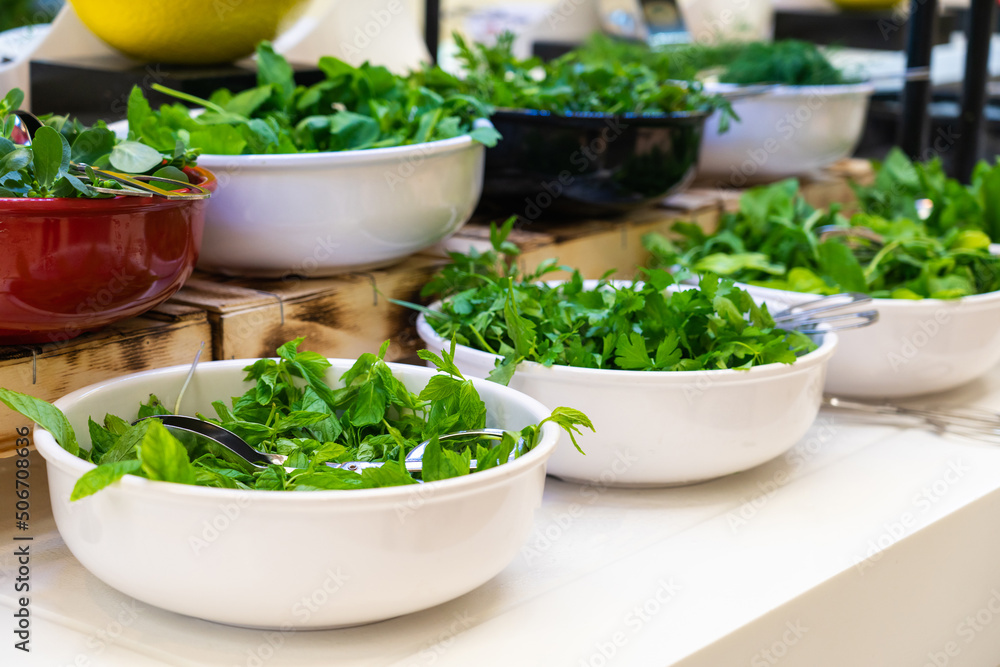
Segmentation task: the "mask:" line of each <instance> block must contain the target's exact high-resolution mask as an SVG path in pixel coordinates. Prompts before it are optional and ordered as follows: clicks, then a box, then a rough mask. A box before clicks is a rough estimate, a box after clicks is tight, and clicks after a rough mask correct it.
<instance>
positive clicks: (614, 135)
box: [455, 33, 720, 220]
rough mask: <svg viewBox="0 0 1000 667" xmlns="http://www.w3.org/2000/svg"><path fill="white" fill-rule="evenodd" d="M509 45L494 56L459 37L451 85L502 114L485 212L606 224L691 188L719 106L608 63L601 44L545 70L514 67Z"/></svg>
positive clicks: (504, 39)
mask: <svg viewBox="0 0 1000 667" xmlns="http://www.w3.org/2000/svg"><path fill="white" fill-rule="evenodd" d="M512 42H513V35H512V34H511V33H505V34H504V35H501V36H500V37H499V38H498V40H497V44H496V45H495V46H486V45H484V44H474V45H472V46H469V45H467V44H466V43H465V42H464V41H463V40H462V39H461V38H460V37H457V36H456V43H457V44H458V47H459V52H458V56H457V57H458V61H459V62H460V63H461V65H462V68H463V70H464V73H463V77H462V79H461V80H460V81H456V84H455V85H456V87H457V88H458V90H460V91H462V92H464V93H465V94H468V95H472V96H475V97H478V98H480V99H482V100H484V101H487V102H489V103H490V104H491V105H492V106H494V107H495V108H496V111H495V112H494V113H493V115H492V116H491V118H490V120H491V121H492V122H493V124H494V126H496V128H497V130H498V131H499V132H500V134H501V135H502V136H503V137H504V139H503V141H501V142H500V143H499V144H498V145H497V146H495V147H491V148H490V149H489V150H487V152H486V173H485V181H484V184H483V202H484V204H486V205H488V206H489V207H491V208H495V209H502V211H503V214H504V215H507V214H509V213H510V212H511V211H515V212H518V213H520V214H521V215H522V216H523V217H526V218H528V219H531V220H533V219H536V218H539V217H548V218H552V217H560V216H576V217H577V218H579V217H580V216H589V217H593V216H609V215H616V214H620V213H623V212H627V211H629V210H632V209H635V208H640V207H643V206H648V205H650V204H654V203H656V202H658V201H660V200H662V199H663V198H664V197H666V196H667V195H669V194H671V193H673V192H676V191H678V190H680V189H682V188H684V187H686V186H687V184H688V183H689V182H690V181H691V179H692V178H693V176H694V172H695V164H696V162H697V159H698V152H699V147H700V145H701V140H702V133H703V130H704V125H705V120H706V119H707V118H708V117H709V115H710V114H711V113H712V110H713V109H715V108H716V107H717V106H718V105H719V103H720V100H719V99H718V98H715V97H712V96H708V95H704V94H702V93H701V91H700V88H699V86H698V85H697V84H681V83H671V82H665V81H663V80H662V78H661V77H660V76H659V74H658V73H657V72H656V71H655V70H654V69H652V68H651V67H649V66H647V64H645V63H642V62H628V61H619V60H616V59H614V58H607V57H605V52H604V49H606V48H610V47H608V45H607V44H606V43H605V41H604V40H601V39H599V38H595V39H594V40H592V42H591V43H589V44H588V45H587V46H586V47H584V48H582V49H579V50H576V51H572V52H570V53H568V54H566V55H564V56H562V57H560V58H558V59H556V60H554V61H551V62H547V63H543V62H541V61H540V60H539V59H537V58H531V59H528V60H520V59H518V58H517V57H515V56H514V55H513V53H512V51H511V47H512Z"/></svg>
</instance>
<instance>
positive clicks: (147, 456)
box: [137, 419, 195, 484]
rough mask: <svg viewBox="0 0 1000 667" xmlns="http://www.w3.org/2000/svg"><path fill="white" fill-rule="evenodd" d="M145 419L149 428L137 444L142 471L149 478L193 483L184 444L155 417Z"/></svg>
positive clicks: (191, 470)
mask: <svg viewBox="0 0 1000 667" xmlns="http://www.w3.org/2000/svg"><path fill="white" fill-rule="evenodd" d="M147 421H148V422H149V428H148V429H146V432H145V434H144V435H143V437H142V440H140V442H139V443H138V445H137V449H138V457H139V462H140V463H141V464H142V471H143V472H144V473H146V476H147V477H149V479H153V480H159V481H162V482H176V483H177V484H194V483H195V474H194V468H193V467H191V460H190V459H189V458H188V453H187V450H186V449H185V448H184V445H182V444H181V442H180V440H178V439H177V438H175V437H174V436H173V435H171V434H170V431H168V430H167V428H166V427H165V426H164V425H163V424H161V423H160V422H159V421H157V420H156V419H149V420H147Z"/></svg>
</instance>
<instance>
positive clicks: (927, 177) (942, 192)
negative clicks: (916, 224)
mask: <svg viewBox="0 0 1000 667" xmlns="http://www.w3.org/2000/svg"><path fill="white" fill-rule="evenodd" d="M874 165H875V169H876V175H875V180H874V182H873V183H872V184H871V185H870V186H859V185H855V186H854V191H855V193H856V194H857V196H858V201H859V202H860V203H861V206H862V208H863V209H864V210H865V211H866V212H868V213H872V214H877V215H881V216H883V217H887V218H897V217H903V218H910V219H911V220H922V222H923V224H924V225H925V226H926V227H927V229H928V231H930V232H931V233H933V234H937V235H942V234H945V233H946V232H948V231H949V230H952V229H955V228H960V229H973V230H978V231H981V232H984V233H985V234H986V235H987V236H989V237H990V239H992V240H994V241H1000V162H996V163H994V164H993V165H992V166H990V165H989V164H987V163H986V162H980V163H979V164H978V165H976V168H975V170H974V171H973V173H972V183H971V184H970V185H963V184H962V183H960V182H959V181H957V180H955V179H953V178H948V177H947V176H946V175H945V173H944V168H943V167H942V165H941V160H940V159H938V158H934V159H933V160H929V161H927V162H911V161H910V159H909V158H908V157H906V154H905V153H903V151H901V150H899V149H898V148H893V149H892V150H891V151H889V154H888V156H886V159H885V161H884V162H881V163H879V162H875V163H874ZM922 200H925V201H922ZM918 202H919V203H921V204H929V206H928V207H927V208H926V209H924V210H918V209H917V206H918Z"/></svg>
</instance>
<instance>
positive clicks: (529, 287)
mask: <svg viewBox="0 0 1000 667" xmlns="http://www.w3.org/2000/svg"><path fill="white" fill-rule="evenodd" d="M509 229H510V225H509V224H508V225H507V226H505V227H504V228H502V229H501V230H499V231H498V232H497V233H495V234H494V242H495V245H494V248H495V249H494V251H492V252H490V253H485V254H483V255H479V256H475V257H455V261H454V262H453V263H452V264H451V265H449V266H447V267H445V268H444V270H443V271H442V273H441V274H440V275H439V276H437V277H436V278H435V279H434V280H433V281H432V282H431V283H429V284H428V289H427V290H426V293H428V294H434V295H437V296H440V297H443V300H442V301H439V302H437V303H435V304H433V305H431V306H430V307H429V308H425V309H423V312H422V313H421V315H420V318H419V319H418V323H417V332H418V333H419V334H420V337H421V339H422V340H423V341H424V344H425V345H426V346H427V348H428V349H429V350H431V351H436V350H442V349H447V348H448V347H449V345H450V341H455V343H456V344H457V345H456V347H455V363H456V364H457V365H458V367H459V368H460V369H462V372H463V373H465V374H466V375H470V376H472V377H490V378H491V379H494V380H495V381H498V382H504V383H509V385H510V386H511V387H513V388H515V389H518V390H519V391H523V392H524V393H526V394H528V395H529V396H533V397H534V398H536V399H538V400H539V401H541V402H542V403H544V404H546V405H549V404H561V403H564V402H568V403H570V404H572V405H574V406H575V407H578V408H579V409H580V410H582V411H583V412H584V413H586V414H587V415H588V416H589V417H590V418H591V419H592V421H593V424H594V427H595V429H596V431H595V432H594V433H585V434H583V435H581V436H580V437H579V438H578V444H579V447H575V446H574V445H575V444H577V443H576V442H573V441H570V440H568V439H565V438H564V439H562V440H561V441H560V444H559V446H558V447H557V449H556V452H555V454H553V456H552V459H551V461H550V462H549V467H548V472H549V474H551V475H554V476H556V477H559V478H562V479H565V480H570V481H575V482H583V483H590V484H600V485H602V486H622V487H660V486H673V485H681V484H691V483H696V482H701V481H705V480H709V479H713V478H716V477H721V476H723V475H728V474H732V473H736V472H740V471H742V470H747V469H749V468H752V467H754V466H757V465H760V464H762V463H764V462H765V461H768V460H770V459H772V458H774V457H775V456H779V455H780V454H782V453H783V452H785V451H787V450H788V449H789V448H790V447H792V446H793V445H794V444H795V443H796V442H797V441H798V440H799V439H800V438H801V437H802V436H803V435H804V434H805V433H806V431H807V430H808V428H809V426H810V425H811V424H812V422H813V420H814V419H815V417H816V414H817V412H818V410H819V406H820V401H821V398H822V388H823V382H824V377H825V372H826V365H827V362H828V361H829V359H830V357H831V356H832V355H833V352H834V349H835V347H836V344H837V343H836V341H837V338H836V335H835V334H832V333H827V334H825V335H819V336H815V337H808V336H806V335H804V334H801V333H799V332H796V331H784V330H782V329H778V328H776V327H775V324H774V321H773V319H771V316H770V314H769V312H768V307H767V305H766V304H764V303H761V302H759V301H757V300H754V299H753V298H751V297H750V295H749V294H748V293H747V292H745V291H743V290H741V289H738V288H736V287H735V286H734V285H733V283H732V281H720V280H719V279H718V278H713V277H709V276H706V277H705V278H703V280H702V282H701V285H700V287H698V288H694V287H692V288H687V289H683V288H680V287H679V286H677V285H674V281H673V279H672V277H671V276H670V274H668V273H667V272H666V271H664V270H662V269H658V270H653V271H649V272H647V273H645V275H644V277H643V280H642V281H641V282H640V281H634V282H626V281H606V280H601V281H592V280H588V281H585V280H583V279H582V278H581V277H580V275H579V273H574V275H573V278H572V279H570V280H569V281H561V282H554V283H549V282H544V281H543V278H544V276H545V275H546V274H547V273H548V272H549V271H551V270H556V269H558V268H560V267H557V266H556V265H555V263H554V262H551V263H547V264H545V265H543V266H541V267H540V268H539V270H537V271H536V272H533V273H531V274H522V273H520V272H519V270H518V269H517V253H516V248H513V247H512V246H511V245H510V244H509V243H505V242H504V237H505V236H506V232H507V231H509ZM501 255H503V257H502V259H501ZM498 262H499V264H498ZM498 266H499V268H498ZM579 450H582V454H581V451H579ZM584 454H585V455H584Z"/></svg>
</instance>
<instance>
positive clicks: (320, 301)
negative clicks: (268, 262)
mask: <svg viewBox="0 0 1000 667" xmlns="http://www.w3.org/2000/svg"><path fill="white" fill-rule="evenodd" d="M443 262H444V258H443V257H441V256H433V255H417V256H414V257H411V258H409V259H407V260H405V261H404V262H402V263H401V264H398V265H396V266H393V267H390V268H387V269H382V270H376V271H369V272H365V273H358V274H349V275H344V276H337V277H334V278H312V279H304V278H288V279H282V280H249V279H239V278H221V277H218V276H211V275H208V274H200V273H199V274H195V276H194V277H193V278H192V279H191V280H189V281H188V282H187V284H185V286H184V288H182V289H181V291H180V292H178V293H177V294H176V295H175V296H174V298H173V299H172V302H173V303H177V304H184V305H186V306H193V307H197V308H200V309H202V310H204V311H205V313H206V314H207V317H208V321H209V323H210V324H211V328H212V346H213V356H214V357H215V358H217V359H245V358H257V357H261V356H273V355H274V352H275V350H276V349H277V348H278V346H280V345H281V344H283V343H285V342H286V341H288V340H291V339H293V338H297V337H305V339H306V340H305V343H304V344H303V345H304V347H306V348H308V349H310V350H314V351H316V352H319V353H321V354H324V355H326V356H328V357H340V358H354V357H357V356H358V355H360V354H362V353H364V352H375V351H377V350H378V347H379V345H380V344H381V343H382V342H383V341H384V340H392V346H391V347H390V349H389V353H388V355H387V356H388V358H390V359H396V358H400V357H405V356H408V355H412V354H413V352H414V349H415V345H416V343H417V339H416V337H415V333H414V332H413V327H412V324H413V321H415V319H416V316H415V314H414V312H413V311H411V310H409V309H407V308H404V307H402V306H398V305H396V304H393V303H390V301H389V299H397V300H402V301H416V300H418V299H419V293H420V288H421V287H423V285H424V283H425V282H427V280H428V278H430V276H431V274H432V273H433V272H434V271H435V270H436V269H437V267H439V266H440V265H441V264H442V263H443Z"/></svg>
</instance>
